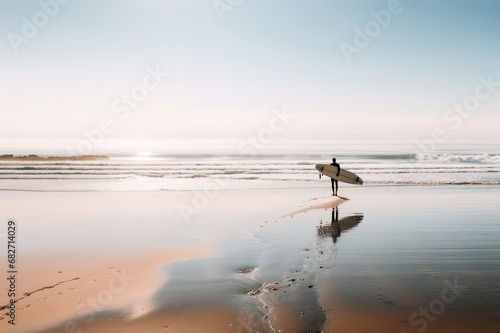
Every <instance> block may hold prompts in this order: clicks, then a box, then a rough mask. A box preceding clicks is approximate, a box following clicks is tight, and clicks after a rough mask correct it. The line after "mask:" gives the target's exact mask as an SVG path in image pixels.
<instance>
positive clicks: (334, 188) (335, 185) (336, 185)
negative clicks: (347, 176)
mask: <svg viewBox="0 0 500 333" xmlns="http://www.w3.org/2000/svg"><path fill="white" fill-rule="evenodd" d="M332 162H333V163H332V164H330V165H332V166H334V167H337V177H338V176H339V173H340V164H338V163H337V159H336V158H332ZM330 179H331V181H332V192H333V194H332V195H337V192H338V190H339V181H338V180H336V179H333V178H330Z"/></svg>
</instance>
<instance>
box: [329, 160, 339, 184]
mask: <svg viewBox="0 0 500 333" xmlns="http://www.w3.org/2000/svg"><path fill="white" fill-rule="evenodd" d="M330 165H332V166H334V167H337V177H338V176H339V173H340V164H338V163H332V164H330ZM332 180H334V179H333V178H332Z"/></svg>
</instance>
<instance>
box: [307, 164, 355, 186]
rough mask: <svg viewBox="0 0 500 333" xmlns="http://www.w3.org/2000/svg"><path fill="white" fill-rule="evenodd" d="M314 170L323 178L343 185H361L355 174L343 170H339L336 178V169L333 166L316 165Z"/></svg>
mask: <svg viewBox="0 0 500 333" xmlns="http://www.w3.org/2000/svg"><path fill="white" fill-rule="evenodd" d="M316 170H318V171H319V172H321V173H322V174H323V175H325V176H328V177H330V178H332V179H336V180H338V181H341V182H344V183H348V184H358V185H363V179H361V178H359V177H358V176H357V175H356V174H355V173H352V172H350V171H347V170H345V169H342V168H340V173H339V175H338V176H337V167H334V166H333V165H329V164H316Z"/></svg>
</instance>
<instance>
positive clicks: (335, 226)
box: [332, 207, 340, 243]
mask: <svg viewBox="0 0 500 333" xmlns="http://www.w3.org/2000/svg"><path fill="white" fill-rule="evenodd" d="M338 237H340V225H339V208H338V207H333V209H332V238H333V242H334V243H336V242H337V238H338Z"/></svg>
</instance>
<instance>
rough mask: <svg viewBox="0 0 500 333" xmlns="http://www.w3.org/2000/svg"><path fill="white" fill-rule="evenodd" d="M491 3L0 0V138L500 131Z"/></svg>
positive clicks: (497, 23) (158, 144)
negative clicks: (499, 125) (499, 129)
mask: <svg viewBox="0 0 500 333" xmlns="http://www.w3.org/2000/svg"><path fill="white" fill-rule="evenodd" d="M499 16H500V2H498V1H494V0H489V1H488V0H474V1H472V0H470V1H464V0H441V1H433V0H413V1H412V0H401V1H397V0H390V1H379V0H370V1H368V0H364V1H361V0H357V1H356V0H353V1H343V0H342V1H340V0H339V1H336V0H307V1H305V0H189V1H186V0H163V1H162V0H141V1H138V0H136V1H132V0H120V1H118V0H114V1H111V0H99V1H98V0H72V1H71V0H40V1H31V0H25V1H17V0H0V37H1V38H0V59H1V62H0V77H1V79H0V116H1V118H0V119H1V120H0V139H1V140H0V141H1V142H0V152H3V153H9V152H16V151H30V152H34V153H36V152H41V151H58V152H66V153H70V152H77V153H82V152H89V153H97V152H103V151H106V150H110V149H111V150H112V149H114V148H117V147H121V149H129V150H131V151H148V150H159V151H161V150H168V148H169V147H170V148H172V147H173V146H176V145H177V146H178V145H182V143H183V142H191V143H193V142H194V143H195V144H199V143H200V142H202V143H204V144H207V145H209V143H210V142H233V141H234V142H241V141H242V140H249V139H248V138H250V137H256V138H257V143H258V144H267V143H277V142H292V143H293V142H296V143H315V142H320V143H332V144H342V143H378V142H388V143H410V144H415V145H417V143H418V142H429V141H428V140H433V141H434V142H435V143H438V144H445V143H446V144H454V143H499V142H500V131H498V125H497V124H498V123H499V120H500V116H499V111H500V62H499V61H498V59H500V58H499V56H500V43H499V42H498V36H499V33H500V20H498V17H499ZM464 108H465V109H464ZM279 115H281V116H279ZM283 115H285V116H283ZM283 117H284V118H283ZM433 135H434V136H433ZM425 140H427V141H425Z"/></svg>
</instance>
